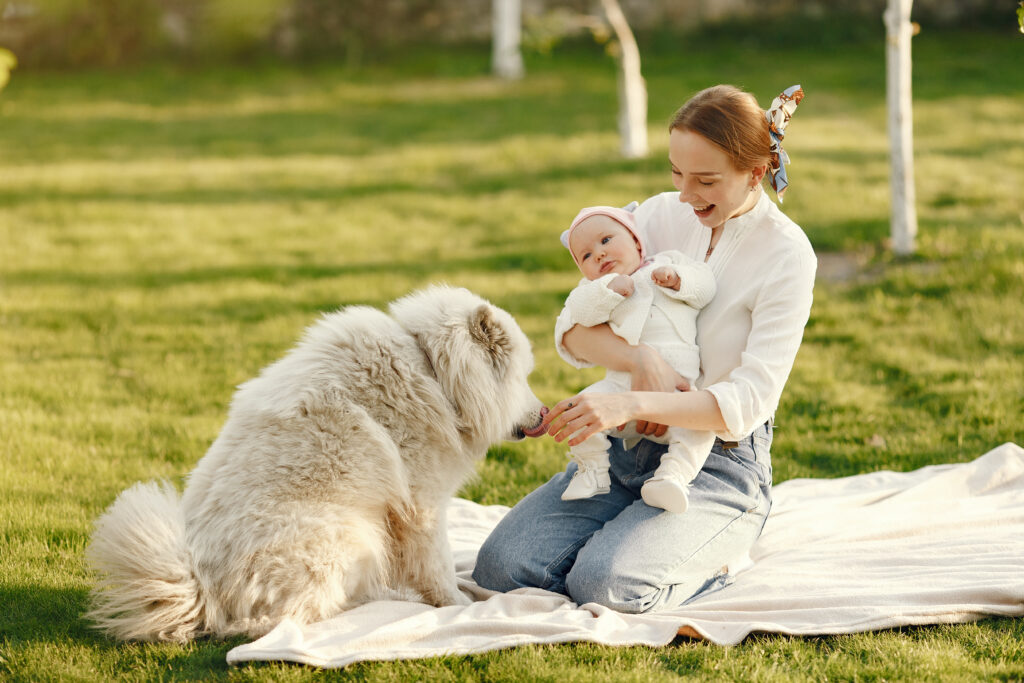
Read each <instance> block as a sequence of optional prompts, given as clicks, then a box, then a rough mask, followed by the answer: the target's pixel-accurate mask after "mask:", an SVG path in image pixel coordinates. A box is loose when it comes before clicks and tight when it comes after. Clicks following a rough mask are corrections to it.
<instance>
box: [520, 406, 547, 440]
mask: <svg viewBox="0 0 1024 683" xmlns="http://www.w3.org/2000/svg"><path fill="white" fill-rule="evenodd" d="M549 412H551V411H549V410H548V407H547V406H544V407H542V408H541V409H540V419H541V421H540V424H538V425H537V426H536V427H534V428H533V429H524V430H523V434H526V435H527V436H532V437H535V438H536V437H538V436H542V435H544V434H546V433H547V431H548V428H547V427H545V426H544V416H545V415H547V414H548V413H549Z"/></svg>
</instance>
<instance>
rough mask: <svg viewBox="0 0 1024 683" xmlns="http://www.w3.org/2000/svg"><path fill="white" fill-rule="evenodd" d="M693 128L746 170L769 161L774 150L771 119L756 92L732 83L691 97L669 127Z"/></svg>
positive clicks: (677, 128) (735, 164)
mask: <svg viewBox="0 0 1024 683" xmlns="http://www.w3.org/2000/svg"><path fill="white" fill-rule="evenodd" d="M668 130H669V132H672V131H673V130H689V131H693V132H694V133H697V134H698V135H700V136H702V137H704V138H706V139H708V140H710V141H711V142H713V143H714V144H716V145H718V146H719V147H720V148H722V150H723V151H725V153H726V154H727V155H728V156H729V159H730V160H731V161H732V163H733V165H734V166H735V167H736V168H737V169H739V170H741V171H745V170H747V169H750V168H755V167H757V166H761V165H762V164H767V163H768V160H769V155H770V152H771V138H770V136H769V135H768V120H767V119H766V118H765V115H764V110H762V109H761V107H760V106H758V104H757V100H756V99H754V96H753V95H751V94H750V93H748V92H744V91H743V90H740V89H739V88H737V87H735V86H732V85H716V86H713V87H711V88H707V89H705V90H701V91H700V92H699V93H697V94H696V95H694V96H693V97H691V98H690V100H689V101H688V102H687V103H686V104H684V105H683V106H682V107H681V108H680V109H679V111H677V112H676V113H675V116H673V117H672V123H671V124H670V125H669V127H668Z"/></svg>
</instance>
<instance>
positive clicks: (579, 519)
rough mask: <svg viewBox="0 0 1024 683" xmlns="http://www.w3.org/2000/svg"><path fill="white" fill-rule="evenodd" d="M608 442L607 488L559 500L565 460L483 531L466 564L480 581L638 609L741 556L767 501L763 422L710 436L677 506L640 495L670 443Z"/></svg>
mask: <svg viewBox="0 0 1024 683" xmlns="http://www.w3.org/2000/svg"><path fill="white" fill-rule="evenodd" d="M611 441H612V446H611V449H610V451H609V459H610V462H611V469H610V475H611V493H608V494H604V495H597V496H594V497H593V498H585V499H583V500H571V501H563V500H562V499H561V495H562V491H564V490H565V487H566V486H568V485H569V481H570V480H571V479H572V475H573V474H574V473H575V472H576V465H575V463H570V464H569V466H568V467H567V468H566V470H565V471H564V472H561V473H559V474H556V475H555V476H554V477H552V478H551V480H550V481H548V482H547V483H546V484H544V485H543V486H541V487H540V488H538V489H536V490H535V491H533V492H532V493H530V494H529V495H528V496H526V497H525V498H523V499H522V500H521V501H519V503H518V504H517V505H516V506H515V507H514V508H512V510H511V511H509V513H508V514H507V515H506V516H505V517H504V518H503V519H502V520H501V522H500V523H499V524H498V526H497V527H496V528H495V529H494V531H492V532H491V535H490V536H489V537H488V538H487V540H486V541H485V542H484V544H483V546H482V547H481V548H480V553H479V555H478V556H477V562H476V569H474V571H473V579H474V580H475V581H476V582H477V583H478V584H479V585H481V586H483V587H484V588H489V589H491V590H496V591H509V590H513V589H516V588H523V587H535V588H543V589H546V590H549V591H554V592H556V593H562V594H564V595H567V596H569V597H570V598H571V599H572V600H573V601H575V602H576V603H577V604H583V603H587V602H596V603H598V604H601V605H604V606H606V607H609V608H611V609H614V610H617V611H620V612H629V613H641V612H653V611H658V610H668V609H673V608H675V607H678V606H680V605H682V604H684V603H686V602H688V601H689V600H692V599H693V598H695V597H696V596H698V595H701V594H703V593H706V592H708V591H710V590H714V589H716V588H720V587H721V586H724V585H725V584H726V582H727V580H728V572H727V566H728V564H729V563H730V562H736V561H738V560H741V558H744V557H745V555H746V553H747V551H748V550H749V549H750V547H751V546H752V545H753V544H754V541H756V540H757V537H758V536H759V535H760V534H761V529H762V528H763V527H764V522H765V520H766V519H767V517H768V511H769V509H770V508H771V476H772V469H771V456H770V449H771V441H772V427H771V422H770V421H769V422H768V423H766V424H764V425H762V426H760V427H758V428H757V429H756V430H755V431H754V433H753V434H751V435H750V436H748V437H747V438H746V439H744V440H742V441H740V442H738V444H736V445H735V446H734V445H733V444H731V443H730V444H725V443H723V442H722V441H721V440H716V441H715V445H714V447H713V448H712V450H711V454H710V455H709V456H708V459H707V461H706V462H705V464H704V467H703V468H702V469H701V471H700V473H699V474H698V475H697V478H696V479H694V481H693V484H692V485H691V487H690V490H689V494H690V497H689V507H688V509H687V510H686V512H685V513H683V514H674V513H671V512H665V511H664V510H661V509H659V508H653V507H650V506H649V505H647V504H646V503H645V502H644V501H643V500H641V499H640V487H641V486H643V483H644V482H645V481H647V479H649V478H650V477H651V475H652V474H653V473H654V470H655V469H656V468H657V467H658V464H659V463H660V462H661V456H662V454H663V453H665V451H666V450H667V449H668V446H665V445H662V444H656V443H653V442H651V441H647V440H642V441H640V443H639V444H637V446H636V447H634V448H633V449H631V450H628V451H627V450H625V449H624V448H623V445H622V441H621V440H619V439H612V440H611ZM727 446H731V447H728V448H727Z"/></svg>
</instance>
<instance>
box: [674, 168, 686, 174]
mask: <svg viewBox="0 0 1024 683" xmlns="http://www.w3.org/2000/svg"><path fill="white" fill-rule="evenodd" d="M672 175H683V174H682V173H680V172H679V169H677V168H673V169H672Z"/></svg>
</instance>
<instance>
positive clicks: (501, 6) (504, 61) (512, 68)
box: [491, 0, 523, 80]
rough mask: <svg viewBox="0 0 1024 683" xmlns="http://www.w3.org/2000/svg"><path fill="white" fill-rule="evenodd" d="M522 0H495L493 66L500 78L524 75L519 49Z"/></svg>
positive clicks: (513, 77) (493, 10)
mask: <svg viewBox="0 0 1024 683" xmlns="http://www.w3.org/2000/svg"><path fill="white" fill-rule="evenodd" d="M519 2H520V0H493V2H492V4H491V12H492V31H493V35H492V46H493V48H492V49H493V51H492V55H491V68H492V69H493V71H494V75H495V76H498V77H499V78H507V79H510V80H512V79H517V78H522V77H523V55H522V53H521V52H520V51H519V43H520V34H521V33H522V31H521V27H522V16H521V11H520V5H519Z"/></svg>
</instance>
